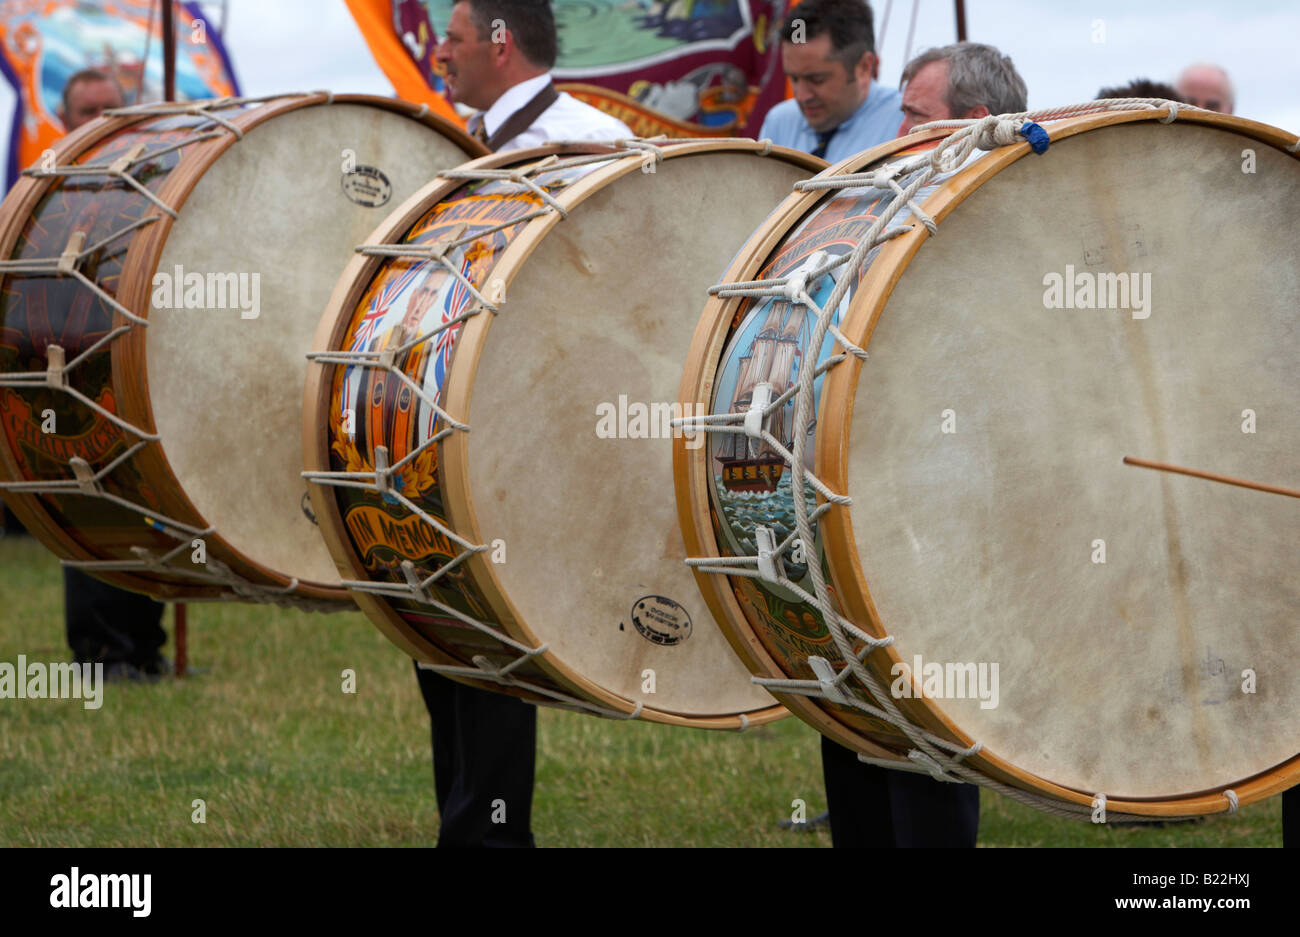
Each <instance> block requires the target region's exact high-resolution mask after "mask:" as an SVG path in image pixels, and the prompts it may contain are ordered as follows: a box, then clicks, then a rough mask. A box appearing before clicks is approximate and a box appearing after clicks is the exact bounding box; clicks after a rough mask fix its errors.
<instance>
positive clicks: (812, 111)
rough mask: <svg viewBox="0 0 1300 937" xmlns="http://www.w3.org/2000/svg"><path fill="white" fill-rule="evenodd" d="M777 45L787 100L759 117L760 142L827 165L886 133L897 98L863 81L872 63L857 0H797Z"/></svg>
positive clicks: (871, 40)
mask: <svg viewBox="0 0 1300 937" xmlns="http://www.w3.org/2000/svg"><path fill="white" fill-rule="evenodd" d="M781 40H782V41H781V65H782V67H783V68H784V69H785V74H786V77H787V78H789V79H790V85H791V88H792V89H793V91H794V98H793V99H792V100H789V101H782V102H781V103H780V104H778V105H777V106H776V107H774V108H772V109H771V110H770V111H768V112H767V118H766V119H765V120H764V121H763V129H762V130H761V131H760V132H759V136H760V137H763V138H766V139H770V140H771V141H772V142H773V143H776V144H778V145H780V146H788V147H791V148H793V149H796V150H803V151H804V152H805V153H811V154H813V155H814V156H820V157H822V158H823V159H826V160H828V161H829V162H832V163H834V162H838V161H839V160H841V159H844V158H846V157H848V156H852V155H853V154H854V153H859V152H861V151H862V150H866V149H870V148H871V147H873V146H875V145H877V144H879V143H884V142H885V141H886V140H888V139H890V138H891V137H892V136H893V128H894V126H895V125H896V121H897V120H898V107H899V103H900V100H901V99H900V97H899V94H898V92H897V91H895V90H893V89H892V88H886V87H884V86H883V85H880V84H875V83H873V82H872V80H871V79H872V76H873V75H874V74H875V73H876V70H877V68H878V59H877V57H876V34H875V29H874V27H873V25H872V20H871V7H869V6H868V5H867V4H866V2H865V0H803V2H802V3H800V4H799V5H798V6H796V7H794V8H793V9H792V10H791V11H790V12H789V13H788V14H787V15H786V18H785V22H784V23H783V24H782V26H781Z"/></svg>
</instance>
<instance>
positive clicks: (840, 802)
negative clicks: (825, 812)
mask: <svg viewBox="0 0 1300 937" xmlns="http://www.w3.org/2000/svg"><path fill="white" fill-rule="evenodd" d="M822 776H823V777H824V778H825V781H826V804H827V806H828V807H829V809H830V815H831V816H830V822H831V844H832V845H833V846H834V847H835V848H837V849H840V848H844V847H848V848H859V849H862V848H866V849H890V848H894V847H902V848H915V847H926V848H944V847H947V848H954V847H960V848H967V849H974V848H975V836H976V833H978V831H979V821H980V790H979V788H978V787H977V786H975V785H974V784H950V783H948V782H946V781H936V780H935V779H934V778H932V777H930V775H928V774H916V773H914V772H911V771H891V770H889V769H888V768H878V767H876V766H875V765H869V764H865V763H863V762H861V761H858V756H857V754H856V753H855V752H852V751H850V750H849V749H847V748H845V747H844V746H842V745H839V744H836V743H835V742H832V741H831V740H830V739H828V738H826V737H825V736H822Z"/></svg>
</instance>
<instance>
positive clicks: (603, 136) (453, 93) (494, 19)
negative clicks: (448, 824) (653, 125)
mask: <svg viewBox="0 0 1300 937" xmlns="http://www.w3.org/2000/svg"><path fill="white" fill-rule="evenodd" d="M557 51H558V40H557V38H556V33H555V17H554V15H553V14H552V12H551V4H550V0H456V4H455V6H454V7H452V11H451V20H450V21H449V22H448V24H447V34H446V36H445V37H444V38H443V40H442V42H441V43H440V44H439V45H438V49H437V52H436V57H437V60H438V61H439V62H440V63H441V64H442V65H443V67H444V68H445V69H446V83H447V94H448V96H449V97H450V98H451V100H452V101H454V102H456V103H457V104H464V105H467V106H469V107H473V108H476V109H477V110H478V111H479V113H478V114H475V115H474V116H473V117H472V118H470V122H469V130H470V132H471V133H473V134H474V135H475V136H477V137H478V138H479V139H480V140H482V141H483V142H484V143H486V144H487V145H488V148H489V149H492V150H502V149H507V150H516V149H523V148H524V147H529V146H538V145H540V144H542V143H546V142H547V141H548V140H617V139H622V138H625V137H631V136H632V135H633V134H632V131H631V130H629V129H628V128H627V125H626V124H624V123H623V122H622V121H620V120H618V119H617V118H614V117H611V116H610V115H608V114H606V113H604V112H603V111H599V110H597V109H596V108H594V107H591V106H589V105H587V104H583V103H582V102H581V101H578V100H577V99H575V98H574V97H573V96H572V95H569V94H565V93H558V92H556V90H555V87H554V85H552V84H551V76H550V74H549V72H550V69H551V66H553V65H554V64H555V58H556V55H557Z"/></svg>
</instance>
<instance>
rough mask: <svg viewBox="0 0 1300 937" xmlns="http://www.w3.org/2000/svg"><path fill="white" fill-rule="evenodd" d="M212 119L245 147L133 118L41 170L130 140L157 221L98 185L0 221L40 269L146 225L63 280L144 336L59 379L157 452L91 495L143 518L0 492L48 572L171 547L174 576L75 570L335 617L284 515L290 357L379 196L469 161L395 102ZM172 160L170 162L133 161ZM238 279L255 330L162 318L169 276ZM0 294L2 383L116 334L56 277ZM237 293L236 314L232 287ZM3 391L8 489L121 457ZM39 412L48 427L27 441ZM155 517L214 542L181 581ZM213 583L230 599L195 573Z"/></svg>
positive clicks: (53, 186)
mask: <svg viewBox="0 0 1300 937" xmlns="http://www.w3.org/2000/svg"><path fill="white" fill-rule="evenodd" d="M216 113H217V114H219V115H220V116H221V117H223V118H224V119H226V120H227V121H229V122H230V123H231V124H233V125H234V126H235V127H236V128H238V129H239V130H240V131H241V132H242V133H243V139H237V138H236V136H235V135H234V133H232V132H229V131H226V130H222V129H221V128H219V127H216V125H215V124H214V123H213V121H212V120H211V119H210V118H208V117H206V116H203V115H197V114H155V113H151V112H149V111H148V110H144V111H137V112H135V113H131V114H121V115H116V116H109V117H104V118H101V119H99V120H97V121H94V122H92V123H90V124H88V125H86V126H85V127H83V128H80V129H79V130H78V131H77V132H75V133H73V134H71V135H70V136H69V137H68V138H66V139H65V140H64V141H62V142H61V143H60V144H59V145H58V147H56V149H55V151H54V157H55V159H54V162H55V164H56V165H58V166H65V165H69V164H72V163H76V164H78V165H87V164H96V165H101V164H107V163H110V162H112V161H113V160H114V159H116V158H119V157H122V156H124V155H126V154H128V153H130V151H131V150H132V148H133V147H137V146H142V147H143V151H142V153H143V155H144V157H145V161H144V163H142V164H140V165H139V166H138V167H137V169H135V170H134V171H133V172H134V176H135V177H136V178H137V179H138V180H139V181H140V182H141V184H142V185H144V186H145V187H146V188H147V189H148V190H149V191H151V192H153V193H154V194H155V195H156V196H157V197H158V198H160V199H161V201H162V202H164V203H166V204H167V205H170V206H172V208H173V209H175V210H176V212H177V217H176V218H175V219H173V218H171V217H169V216H167V215H166V214H164V213H163V212H162V211H161V210H160V209H159V208H158V207H157V206H156V205H155V204H153V203H152V202H150V201H149V200H147V199H146V198H145V197H143V196H141V195H140V194H139V193H137V192H136V191H134V190H133V189H131V188H129V187H128V186H127V185H126V184H125V183H123V182H122V181H119V180H116V179H114V178H113V177H110V176H107V175H99V174H95V175H85V176H76V177H70V178H67V179H62V178H50V177H26V178H23V179H22V180H20V182H19V183H18V184H17V185H16V186H15V187H14V189H13V190H12V191H11V192H10V194H9V197H8V198H7V199H6V200H5V202H4V205H3V207H2V208H0V250H2V252H3V253H2V254H0V256H4V257H8V258H13V259H15V260H23V259H31V258H48V257H54V258H57V257H59V255H60V254H61V253H62V252H63V251H64V248H65V246H66V245H67V244H68V241H69V237H70V235H71V234H72V233H73V232H74V231H84V232H86V241H85V244H86V245H87V246H90V245H92V244H95V243H97V242H99V241H101V240H102V239H104V238H107V237H109V236H110V235H111V234H112V233H114V232H117V231H119V230H120V229H121V228H122V227H124V226H126V225H128V224H129V223H131V222H133V221H137V220H141V219H147V218H149V217H151V216H157V217H158V220H156V221H154V222H152V223H149V224H145V225H143V226H142V227H139V228H136V229H134V230H133V231H130V232H127V233H124V234H122V235H120V236H119V237H117V238H116V239H114V240H112V241H111V242H108V243H106V244H104V245H103V249H102V250H100V251H97V252H96V253H95V254H93V255H92V256H90V257H88V258H86V259H85V260H84V261H82V263H81V266H80V269H81V271H82V272H83V273H84V274H85V275H86V276H87V277H88V278H89V279H90V280H92V281H93V282H95V283H97V284H98V285H99V286H100V287H102V288H103V289H105V291H106V292H108V293H109V294H110V295H111V296H113V297H114V298H115V299H116V300H117V301H118V302H119V303H121V304H122V305H123V306H125V307H126V308H127V309H129V310H132V311H133V312H134V313H135V314H136V315H138V316H140V317H142V318H145V319H147V320H148V321H149V322H150V324H151V326H152V327H150V328H145V327H141V326H137V327H135V328H132V329H131V330H130V331H129V332H126V333H124V334H122V335H121V336H120V337H118V338H116V339H114V340H112V341H110V342H107V343H106V344H104V345H101V346H99V347H98V349H96V350H93V351H90V353H89V355H88V356H87V357H86V358H85V360H84V361H83V362H82V363H81V364H79V365H78V367H77V368H76V369H74V370H73V371H71V372H70V373H69V376H68V380H69V383H70V385H71V386H72V387H74V388H76V389H77V390H79V391H80V392H81V393H83V394H85V395H86V396H88V397H89V398H90V399H92V400H94V401H96V402H97V403H99V404H100V405H101V406H102V407H104V408H105V409H106V410H108V411H110V412H112V413H115V414H116V415H117V416H118V417H119V418H121V419H122V420H125V421H126V422H127V423H129V424H131V425H132V426H135V427H138V428H140V429H142V430H144V431H145V432H147V433H157V434H159V435H160V436H161V439H160V441H157V442H149V443H148V444H147V445H146V446H145V447H144V448H143V449H141V450H139V451H138V452H136V453H135V454H134V455H132V456H131V457H130V458H128V459H126V460H125V461H121V462H119V463H118V464H117V465H116V466H115V467H114V468H113V469H112V470H111V471H110V472H109V473H108V475H106V476H105V477H104V478H103V480H102V482H101V484H102V488H103V490H104V491H105V492H106V493H107V494H109V495H113V496H117V497H120V498H123V499H125V500H126V501H128V502H130V503H132V504H135V505H138V506H140V507H143V508H145V509H147V510H149V511H150V512H153V514H154V515H155V516H154V518H153V519H150V518H148V517H146V516H142V514H141V513H139V512H138V511H136V510H133V509H130V508H127V507H123V506H120V505H118V504H114V503H111V502H109V501H107V500H104V499H100V498H92V497H86V496H84V495H82V494H80V493H76V494H71V493H63V492H58V493H39V494H38V493H15V492H8V493H6V494H5V497H6V500H7V501H9V502H10V503H11V505H12V507H13V510H14V511H15V513H16V514H17V515H18V516H19V517H20V518H21V519H22V521H23V523H24V524H25V525H26V526H27V527H28V529H29V530H31V531H32V532H33V533H34V534H36V536H37V537H39V538H40V539H41V540H42V542H44V543H45V544H46V546H48V547H50V549H52V550H53V551H54V552H55V553H57V554H58V555H59V556H61V557H62V558H64V559H66V560H73V561H118V562H121V561H131V560H136V559H137V558H138V557H137V554H138V553H140V552H143V553H146V554H148V555H150V556H152V557H155V558H157V557H160V556H162V555H163V554H164V553H167V552H171V551H176V550H177V548H178V546H179V545H180V544H181V542H184V544H185V548H184V550H183V551H182V552H181V553H180V554H179V557H180V560H179V562H176V561H174V563H173V567H172V568H168V569H161V568H157V567H155V568H153V569H133V570H112V571H106V570H91V571H92V572H94V573H95V574H96V575H98V576H99V577H100V578H103V579H105V580H106V581H109V582H111V583H113V584H115V585H118V586H121V587H124V588H127V589H131V590H134V591H139V592H146V593H149V594H151V595H154V596H156V597H159V598H166V599H189V600H197V599H217V598H267V597H271V596H275V595H276V593H277V591H278V590H284V589H286V588H287V587H289V586H290V585H291V584H292V583H293V581H294V580H298V585H297V587H296V589H294V590H293V596H292V597H289V600H290V601H295V600H298V601H303V602H306V603H315V604H314V605H313V607H320V608H346V607H348V605H349V602H348V599H347V594H346V591H345V590H343V589H342V588H341V587H340V586H339V584H338V580H337V577H336V576H335V575H334V570H333V567H332V563H331V562H330V560H329V557H328V553H327V552H326V550H325V548H324V546H323V544H322V543H321V542H320V540H319V536H318V535H317V533H316V529H315V526H314V522H313V521H312V520H311V519H310V517H309V512H305V511H304V509H303V508H304V505H305V504H306V498H305V494H306V492H305V487H304V486H303V484H302V482H301V481H300V479H299V478H298V473H299V472H300V464H299V463H300V460H299V458H298V455H297V446H296V440H297V437H298V432H297V431H298V428H299V426H300V424H301V411H300V405H301V376H302V373H303V371H304V370H305V366H304V365H303V363H302V361H301V353H302V352H305V351H306V350H307V348H308V346H309V344H310V337H311V334H312V333H313V332H314V328H315V322H316V320H317V319H318V317H319V310H320V309H321V308H322V307H323V305H324V302H325V300H326V298H327V297H328V291H329V284H330V283H332V281H333V279H334V278H335V276H336V275H337V271H338V270H339V269H341V268H342V266H343V265H344V264H345V263H346V260H347V258H348V257H349V256H350V254H351V249H352V247H353V246H355V242H356V241H359V240H360V239H361V238H362V237H363V236H364V234H365V233H366V232H367V231H368V230H369V229H370V228H372V227H373V225H374V224H375V223H376V221H377V220H378V219H380V218H382V217H383V215H384V213H385V212H386V211H388V210H389V209H390V208H391V206H390V205H387V201H388V200H391V199H393V198H394V197H395V198H396V199H397V200H398V201H399V202H400V200H401V199H403V198H404V197H405V196H406V195H408V194H409V193H410V192H412V191H414V190H415V189H416V188H417V187H418V186H419V185H421V184H423V182H424V181H425V180H426V179H427V178H428V176H429V175H431V174H432V173H433V172H435V171H436V170H437V169H439V168H445V167H448V166H453V165H456V164H457V163H459V162H461V161H463V160H464V159H465V158H467V157H469V156H474V155H478V154H481V153H482V152H483V148H482V146H481V145H480V144H478V143H477V142H476V141H474V140H472V139H471V138H470V137H468V136H467V135H465V134H464V133H462V132H461V131H459V130H458V129H457V128H455V127H454V126H452V125H451V124H450V123H448V122H447V121H444V120H442V119H440V118H436V117H433V116H430V115H428V114H426V113H424V112H423V111H421V110H420V109H418V108H417V107H415V106H413V105H407V104H405V103H403V102H397V101H393V100H389V99H382V98H377V97H371V96H365V95H338V96H331V95H328V94H325V93H313V94H307V95H288V96H284V97H280V98H274V99H271V100H270V101H269V102H267V103H263V104H260V105H258V106H255V107H246V106H238V105H234V104H232V105H231V106H227V107H224V108H219V109H217V110H216ZM209 132H212V136H211V137H210V138H208V139H201V137H202V136H203V135H204V134H207V133H209ZM175 144H183V146H181V147H180V148H179V149H175V150H172V151H171V152H168V153H160V154H159V155H158V156H156V157H155V158H153V159H149V158H148V154H150V153H153V152H154V151H157V150H162V149H163V148H164V147H166V146H169V145H175ZM349 153H351V159H352V161H353V162H355V163H357V164H360V165H361V166H362V167H363V169H364V174H366V178H367V180H375V187H376V191H375V192H373V193H372V192H360V189H358V188H357V187H356V186H355V185H354V186H352V187H351V188H350V189H349V187H348V185H347V184H346V183H347V182H348V181H349V180H348V177H347V172H348V170H349V169H351V167H350V166H347V165H346V164H347V163H348V161H349ZM397 154H402V155H401V158H400V159H399V158H398V156H397ZM412 157H416V158H414V159H412ZM371 163H379V164H382V169H378V168H376V167H375V166H372V165H370V164H371ZM407 164H409V165H407ZM421 164H423V165H421ZM371 170H374V171H375V172H376V173H378V175H372V174H371ZM385 170H387V172H386V173H385ZM381 177H382V181H378V180H380V179H381ZM357 178H359V176H358V177H357ZM340 180H342V184H341V182H340ZM385 187H387V188H386V189H385ZM380 190H383V191H380ZM312 192H314V193H315V195H314V196H311V195H309V194H308V195H305V194H304V193H312ZM381 199H382V201H381ZM371 202H373V203H374V204H371ZM238 271H245V272H247V271H252V272H254V273H256V274H257V275H258V277H259V278H260V279H259V281H258V291H259V293H260V298H261V304H260V308H259V309H257V310H253V309H252V307H251V304H250V305H249V310H248V311H249V312H250V313H251V312H253V311H256V313H257V315H256V316H252V315H250V316H248V317H246V316H244V315H243V311H242V310H230V309H229V308H223V309H218V310H209V309H192V308H179V305H180V304H174V303H171V302H170V301H171V300H172V299H173V298H174V296H175V295H182V296H183V295H184V294H183V293H182V292H181V291H180V289H179V284H180V283H181V282H182V281H183V280H184V278H185V276H186V274H191V275H192V274H194V273H199V274H200V275H204V274H209V273H221V272H238ZM164 274H165V275H166V277H175V279H176V282H177V284H178V288H177V289H176V290H173V289H170V288H167V287H161V288H160V287H158V285H157V282H156V280H155V277H156V276H160V275H164ZM245 283H246V284H249V285H250V286H251V280H246V281H245ZM3 289H4V293H3V306H0V323H2V324H3V333H2V334H0V374H9V375H14V374H22V373H28V374H33V373H41V372H43V371H44V370H45V359H46V352H45V350H46V347H47V346H48V345H54V344H57V345H60V346H61V347H62V348H63V349H64V351H65V356H66V359H67V361H69V362H72V361H73V360H74V359H76V358H77V357H78V356H79V355H81V354H83V353H85V352H87V351H88V350H90V349H91V348H92V346H94V345H95V343H96V342H99V341H101V340H103V339H105V338H106V337H107V336H108V335H109V333H110V331H111V330H114V329H118V328H121V327H123V326H126V325H129V324H130V323H129V320H127V319H126V318H125V317H124V316H122V315H121V314H120V313H119V312H117V311H116V310H114V309H113V308H112V307H111V306H109V305H108V304H107V303H105V302H104V301H103V300H102V299H101V298H99V297H97V296H96V295H94V294H93V293H92V292H91V291H90V290H89V289H87V288H86V287H85V286H84V285H83V284H80V283H78V282H76V281H75V280H73V279H72V278H71V277H58V278H55V277H50V276H48V275H44V276H36V275H28V274H24V273H9V274H7V275H6V276H5V278H4V287H3ZM233 295H234V293H233V284H232V293H231V296H232V297H233ZM244 296H245V298H246V299H250V298H251V296H252V291H251V289H250V290H249V291H248V292H247V293H245V294H244ZM160 297H161V299H160ZM204 302H206V296H205V299H204ZM226 302H227V303H228V304H229V303H230V302H231V300H229V299H228V300H226ZM169 304H170V308H169V307H168V305H169ZM0 395H3V406H2V407H0V411H2V412H3V414H4V418H3V422H4V433H3V435H2V436H0V439H2V440H3V442H2V443H0V478H3V479H4V480H6V481H12V482H31V481H46V480H56V479H59V480H62V479H72V478H73V472H72V470H71V467H70V464H69V460H70V459H72V458H73V457H80V458H82V459H84V460H85V461H86V462H87V463H88V464H89V466H90V468H91V470H92V471H95V472H100V471H103V470H104V469H105V468H107V467H108V466H110V465H111V464H113V463H114V462H115V460H119V459H121V458H122V456H124V455H125V453H126V452H127V450H128V449H129V448H130V447H131V446H132V445H134V444H135V443H136V442H137V441H138V440H137V437H136V436H135V435H134V434H132V433H130V432H128V431H126V430H124V429H122V428H121V427H119V426H117V425H116V424H114V423H113V422H111V421H109V420H107V419H106V418H104V417H103V416H102V415H100V414H98V413H96V412H95V411H93V410H92V409H90V408H89V407H86V406H84V405H83V404H81V403H80V402H78V401H76V400H74V399H73V398H72V397H70V396H68V395H66V394H64V393H63V392H61V391H57V390H54V389H53V388H49V387H41V386H29V387H23V388H17V387H0ZM49 410H52V411H53V413H54V415H55V419H56V424H55V425H56V426H57V431H56V432H54V433H44V432H42V431H41V425H42V414H43V413H46V412H47V411H49ZM158 518H165V519H167V520H173V521H176V522H179V523H180V524H184V525H187V526H188V527H191V528H195V529H197V530H208V529H209V528H211V529H212V532H211V533H209V534H207V535H206V536H204V537H203V538H202V539H203V541H204V543H203V551H202V554H201V555H200V559H201V560H202V561H203V565H199V564H194V566H193V568H194V570H195V573H196V574H195V575H188V574H187V573H188V571H187V570H186V569H184V568H183V565H184V564H185V563H193V562H194V560H193V555H192V549H191V546H190V538H189V537H188V536H184V535H183V531H182V532H180V533H181V535H180V536H174V535H169V534H168V533H166V532H164V531H163V530H162V529H160V528H162V527H163V526H164V525H163V524H160V523H158ZM222 568H228V569H229V571H230V573H231V574H232V576H233V577H234V581H233V584H232V583H231V582H230V581H229V580H228V581H226V582H214V581H212V580H211V578H206V574H208V573H210V572H211V571H212V570H215V569H222Z"/></svg>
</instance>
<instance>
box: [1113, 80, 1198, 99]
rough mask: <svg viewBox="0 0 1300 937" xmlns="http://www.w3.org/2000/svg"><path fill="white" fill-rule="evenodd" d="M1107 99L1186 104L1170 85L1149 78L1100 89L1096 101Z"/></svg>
mask: <svg viewBox="0 0 1300 937" xmlns="http://www.w3.org/2000/svg"><path fill="white" fill-rule="evenodd" d="M1107 98H1164V99H1165V100H1166V101H1177V102H1178V103H1179V104H1186V103H1187V102H1186V101H1184V100H1183V97H1182V95H1180V94H1179V93H1178V92H1177V91H1176V90H1174V88H1173V86H1172V85H1167V84H1165V83H1164V82H1163V81H1152V80H1151V79H1149V78H1135V79H1133V80H1132V81H1130V82H1129V83H1128V84H1126V85H1120V86H1119V87H1117V88H1102V89H1101V90H1100V91H1098V92H1097V99H1098V100H1105V99H1107Z"/></svg>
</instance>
